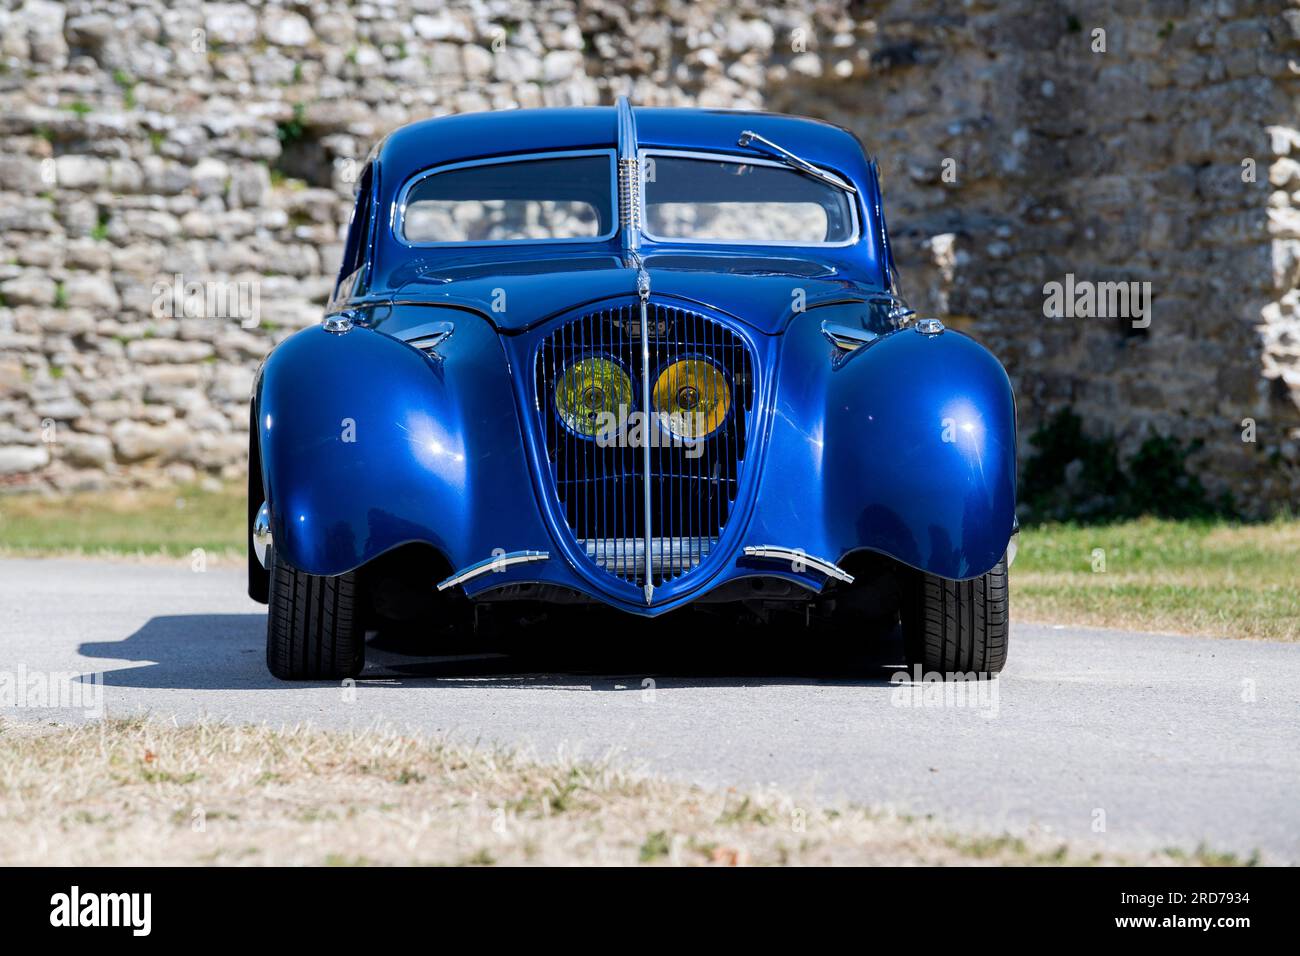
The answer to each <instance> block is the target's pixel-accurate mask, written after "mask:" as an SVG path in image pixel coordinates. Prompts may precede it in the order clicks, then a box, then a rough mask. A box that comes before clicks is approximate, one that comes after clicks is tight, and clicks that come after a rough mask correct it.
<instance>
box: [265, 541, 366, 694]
mask: <svg viewBox="0 0 1300 956" xmlns="http://www.w3.org/2000/svg"><path fill="white" fill-rule="evenodd" d="M269 560H270V564H271V593H270V602H269V604H268V606H267V614H266V666H267V667H268V668H269V669H270V671H271V673H272V674H274V675H275V676H276V677H278V678H280V679H281V680H342V679H343V678H345V677H356V676H357V675H358V674H360V673H361V668H362V667H363V666H364V665H365V662H366V635H365V631H364V630H363V629H362V626H361V613H360V606H359V601H358V595H357V577H356V573H355V572H353V573H350V574H341V575H339V576H338V577H332V578H325V577H319V576H317V575H314V574H304V573H303V572H301V571H297V570H295V569H294V568H291V567H289V565H287V564H285V563H284V562H283V561H279V560H277V559H276V556H275V549H274V548H272V549H271V553H270V557H269Z"/></svg>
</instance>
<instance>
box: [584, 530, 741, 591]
mask: <svg viewBox="0 0 1300 956" xmlns="http://www.w3.org/2000/svg"><path fill="white" fill-rule="evenodd" d="M717 542H718V539H717V538H691V539H689V540H684V541H682V542H680V543H679V542H678V541H677V540H676V539H673V538H653V539H651V542H650V567H651V569H652V570H654V571H656V572H659V571H660V569H661V568H663V567H665V566H667V567H669V568H671V569H673V570H674V571H676V573H678V574H685V573H686V572H687V571H689V570H690V569H691V568H693V567H695V566H696V565H697V564H699V563H700V562H701V561H703V560H704V559H705V558H706V557H708V555H709V552H710V551H711V550H712V549H713V546H714V545H715V544H717ZM578 546H579V547H580V548H582V550H583V551H584V552H585V553H586V555H587V557H588V558H590V559H591V560H592V561H593V562H594V563H595V564H596V565H598V566H599V567H602V568H604V569H605V570H607V571H614V570H616V569H618V568H619V561H620V556H622V560H624V561H626V562H628V563H629V565H630V568H629V569H630V570H631V571H632V572H633V573H634V575H635V579H636V581H638V582H639V581H640V580H642V578H643V575H644V574H645V539H644V538H599V539H595V540H592V539H579V540H578Z"/></svg>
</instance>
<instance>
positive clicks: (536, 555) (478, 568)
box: [438, 551, 551, 591]
mask: <svg viewBox="0 0 1300 956" xmlns="http://www.w3.org/2000/svg"><path fill="white" fill-rule="evenodd" d="M550 556H551V553H550V552H549V551H511V552H510V553H509V554H494V555H492V556H491V557H490V558H484V559H483V560H482V561H479V562H478V563H476V564H471V565H470V566H469V567H467V568H462V569H461V570H459V571H457V572H456V573H455V574H453V575H452V576H451V577H449V578H447V579H446V580H445V581H440V582H438V590H439V591H445V590H447V588H454V587H455V586H456V585H458V584H464V583H465V582H466V581H468V580H470V579H471V578H476V577H478V576H479V575H480V574H487V573H488V572H489V571H504V570H505V569H506V568H508V567H510V566H511V565H512V564H526V563H528V562H529V561H545V560H547V559H548V558H550Z"/></svg>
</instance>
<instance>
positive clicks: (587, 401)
mask: <svg viewBox="0 0 1300 956" xmlns="http://www.w3.org/2000/svg"><path fill="white" fill-rule="evenodd" d="M631 405H632V379H630V378H629V377H628V374H627V372H625V371H623V369H622V368H620V367H619V365H618V363H616V362H612V361H610V360H609V359H606V358H585V359H581V360H579V361H577V362H574V363H573V364H572V365H570V366H569V367H568V368H566V369H565V370H564V374H562V375H561V376H560V380H559V381H558V382H556V383H555V409H556V411H557V412H559V415H560V419H561V420H562V421H563V422H564V424H566V425H568V426H569V427H570V428H572V429H573V430H574V431H575V432H577V433H578V434H579V435H586V436H587V437H588V438H594V437H595V436H596V435H597V434H599V433H600V432H601V430H602V429H601V420H600V419H601V416H602V415H603V414H605V413H610V414H613V415H614V416H616V417H618V418H621V417H623V416H625V415H626V414H627V410H628V409H629V408H630V407H631Z"/></svg>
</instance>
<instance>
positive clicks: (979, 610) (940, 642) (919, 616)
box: [902, 555, 1008, 675]
mask: <svg viewBox="0 0 1300 956" xmlns="http://www.w3.org/2000/svg"><path fill="white" fill-rule="evenodd" d="M1007 605H1008V597H1007V559H1006V556H1005V555H1004V556H1003V557H1002V559H1001V560H1000V561H998V563H997V564H996V565H995V566H994V568H993V570H991V571H990V572H989V573H988V574H985V575H983V576H982V577H978V578H973V579H971V580H970V581H949V580H948V579H947V578H938V577H935V576H934V575H932V574H924V573H921V574H918V576H917V580H916V582H915V586H914V588H913V591H912V594H911V595H910V596H909V599H908V600H905V601H904V604H903V614H902V620H903V645H904V649H905V651H906V653H907V663H908V664H909V665H920V666H921V668H922V669H923V670H926V671H938V672H939V673H942V674H951V673H957V672H960V673H970V672H972V671H974V672H975V673H977V674H980V675H991V674H996V673H998V671H1000V670H1002V667H1003V665H1005V664H1006V662H1007Z"/></svg>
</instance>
